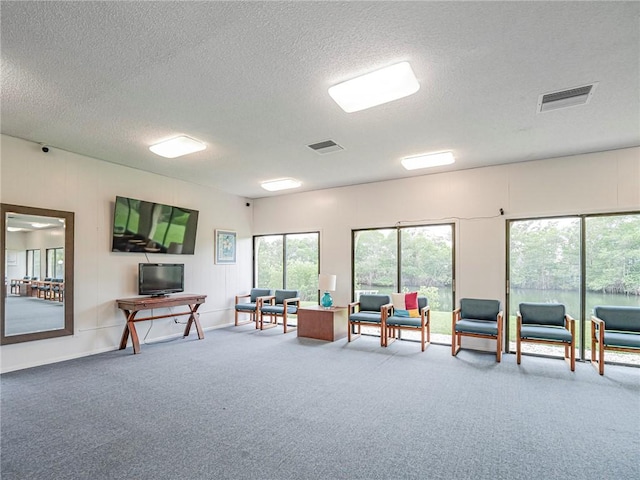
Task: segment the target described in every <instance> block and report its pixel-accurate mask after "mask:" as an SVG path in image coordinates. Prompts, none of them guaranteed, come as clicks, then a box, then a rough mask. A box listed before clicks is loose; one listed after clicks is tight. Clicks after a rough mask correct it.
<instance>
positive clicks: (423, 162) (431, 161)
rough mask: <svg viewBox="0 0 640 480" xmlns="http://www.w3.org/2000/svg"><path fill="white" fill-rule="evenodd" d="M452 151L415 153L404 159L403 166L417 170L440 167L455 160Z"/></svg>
mask: <svg viewBox="0 0 640 480" xmlns="http://www.w3.org/2000/svg"><path fill="white" fill-rule="evenodd" d="M455 161H456V159H455V158H454V157H453V153H451V152H438V153H428V154H423V155H414V156H412V157H405V158H403V159H402V162H401V163H402V166H403V167H404V168H406V169H407V170H417V169H419V168H429V167H438V166H440V165H450V164H452V163H453V162H455Z"/></svg>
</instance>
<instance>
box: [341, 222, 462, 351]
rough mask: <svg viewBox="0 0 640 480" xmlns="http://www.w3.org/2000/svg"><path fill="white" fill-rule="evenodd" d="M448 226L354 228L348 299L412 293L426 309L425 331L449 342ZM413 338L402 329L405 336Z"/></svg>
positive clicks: (450, 253) (450, 238)
mask: <svg viewBox="0 0 640 480" xmlns="http://www.w3.org/2000/svg"><path fill="white" fill-rule="evenodd" d="M453 232H454V228H453V224H445V225H424V226H411V227H396V228H381V229H367V230H354V231H353V232H352V235H353V240H352V242H353V265H352V271H353V298H354V299H356V300H357V299H358V298H359V296H360V295H361V294H363V293H383V294H389V295H390V294H391V293H394V292H410V291H413V292H415V291H417V292H419V295H421V296H425V297H427V300H428V302H429V306H430V307H431V335H432V339H431V340H432V341H433V342H436V343H450V342H451V311H452V310H453V303H454V298H453V284H454V279H453V271H454V268H453V258H454V254H453V244H454V241H453V240H454V238H453V235H454V233H453ZM414 336H415V339H417V338H418V336H417V334H414V335H412V332H409V333H407V332H403V338H405V339H413V337H414Z"/></svg>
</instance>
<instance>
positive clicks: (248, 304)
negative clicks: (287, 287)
mask: <svg viewBox="0 0 640 480" xmlns="http://www.w3.org/2000/svg"><path fill="white" fill-rule="evenodd" d="M269 295H273V290H270V289H268V288H252V289H251V291H250V292H249V293H246V294H243V295H236V299H235V300H236V303H235V324H236V326H238V325H245V324H247V323H251V322H255V324H256V328H258V322H257V316H256V312H257V308H258V302H259V298H260V297H265V296H269ZM239 314H248V315H249V320H244V321H240V320H239V318H238V316H239Z"/></svg>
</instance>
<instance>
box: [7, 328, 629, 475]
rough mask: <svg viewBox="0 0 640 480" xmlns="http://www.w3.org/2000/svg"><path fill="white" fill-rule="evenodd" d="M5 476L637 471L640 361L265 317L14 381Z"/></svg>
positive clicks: (31, 372) (35, 371)
mask: <svg viewBox="0 0 640 480" xmlns="http://www.w3.org/2000/svg"><path fill="white" fill-rule="evenodd" d="M0 380H1V387H2V389H1V391H0V394H1V395H0V397H1V406H0V408H1V410H0V413H1V424H0V430H1V473H2V479H4V480H10V479H119V478H130V479H261V480H263V479H264V480H269V479H274V480H276V479H278V480H279V479H544V480H548V479H574V478H575V479H638V478H640V369H638V368H633V367H624V366H618V365H607V368H606V371H605V376H604V377H601V376H599V375H598V374H597V372H596V371H595V369H593V367H591V366H590V365H589V364H586V363H578V365H577V366H576V371H575V372H574V373H572V372H571V371H570V370H569V367H568V365H567V364H566V363H565V362H563V361H562V360H556V359H548V358H540V357H523V360H522V365H520V366H518V365H516V362H515V356H513V355H505V356H504V357H503V361H502V363H500V364H496V363H495V356H494V355H492V354H491V353H480V352H474V351H469V350H463V351H461V352H460V353H459V355H458V356H457V357H455V358H454V357H452V356H451V350H450V348H449V347H445V346H439V345H431V346H430V347H429V348H428V349H427V351H426V352H424V353H421V352H420V348H419V345H418V344H417V343H413V342H407V341H403V342H395V343H393V344H391V345H390V346H389V347H388V348H386V349H385V348H381V347H380V346H379V340H378V338H376V337H362V338H360V339H358V340H356V341H354V342H352V343H350V344H349V343H347V341H346V339H343V340H339V341H337V342H334V343H326V342H321V341H316V340H310V339H299V338H297V337H296V332H293V333H289V334H287V335H283V334H282V333H281V330H279V329H272V330H266V331H262V332H260V331H256V330H255V329H253V327H252V326H251V325H246V326H242V327H229V328H224V329H218V330H210V331H207V332H206V335H205V339H204V340H197V339H196V337H195V335H192V336H191V337H189V338H186V339H182V338H180V339H176V340H170V341H166V342H164V343H156V344H147V345H142V348H141V353H140V354H139V355H133V354H132V350H131V347H128V348H127V349H126V350H122V351H113V352H108V353H105V354H99V355H94V356H91V357H86V358H81V359H76V360H72V361H67V362H62V363H58V364H54V365H47V366H43V367H37V368H32V369H28V370H22V371H18V372H11V373H6V374H4V375H2V376H1V378H0Z"/></svg>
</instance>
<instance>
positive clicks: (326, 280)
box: [318, 273, 336, 308]
mask: <svg viewBox="0 0 640 480" xmlns="http://www.w3.org/2000/svg"><path fill="white" fill-rule="evenodd" d="M318 290H320V291H323V292H324V295H323V296H322V298H321V299H320V305H322V306H323V307H324V308H331V307H332V306H333V298H331V294H330V293H329V292H335V290H336V276H335V275H330V274H328V273H321V274H320V275H318Z"/></svg>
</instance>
